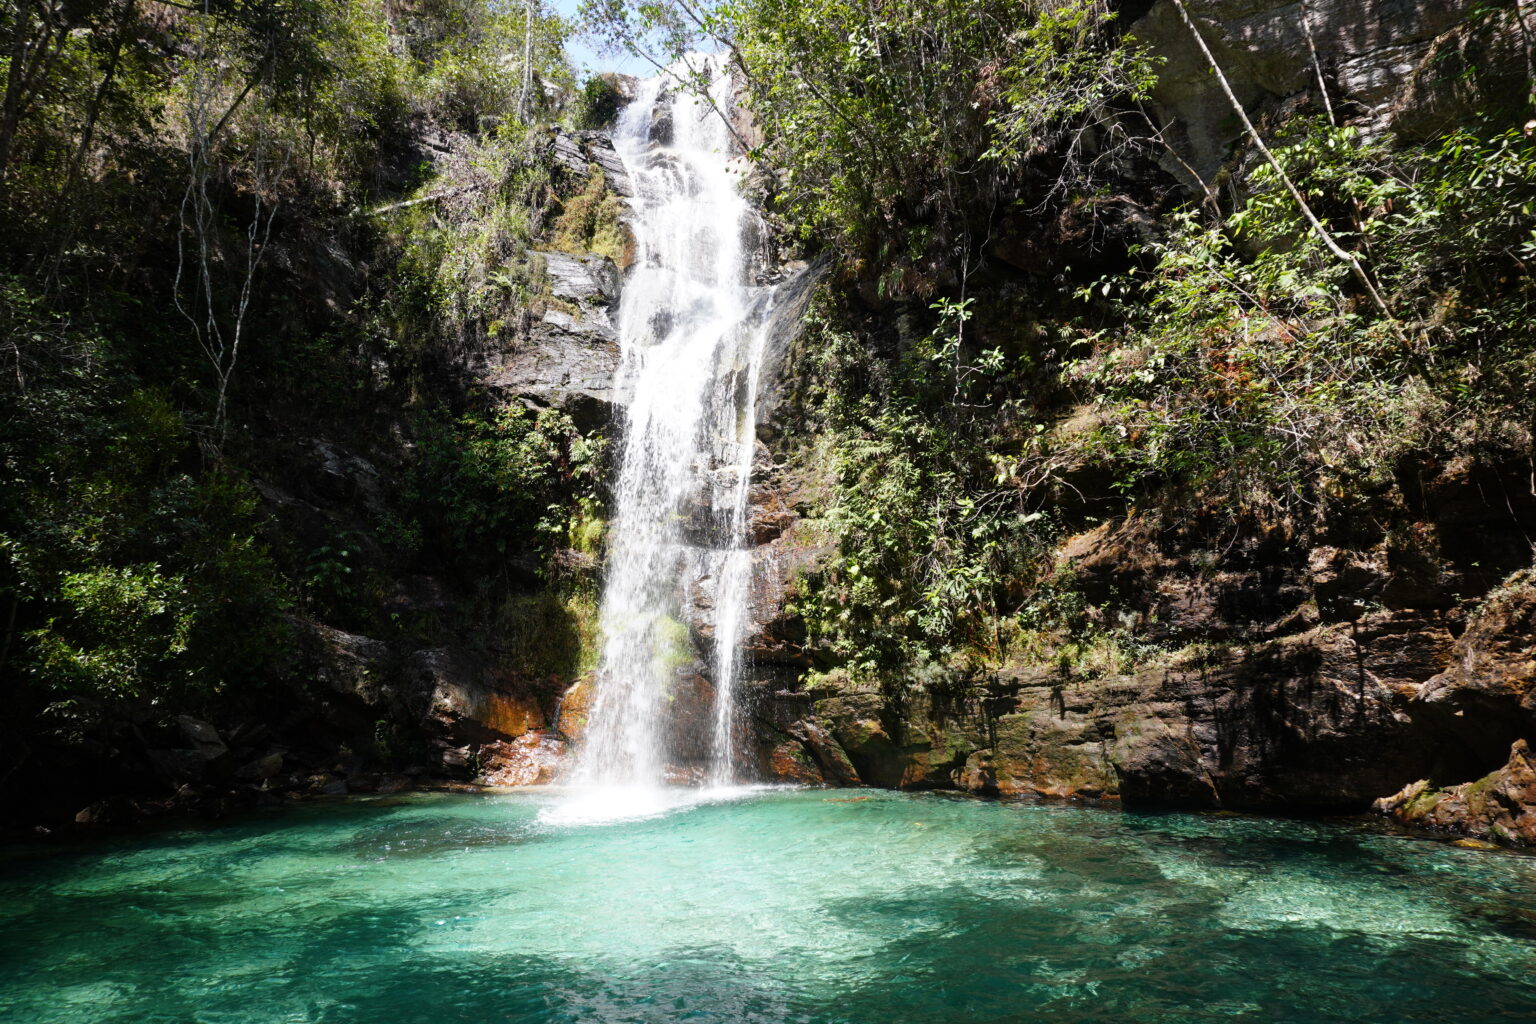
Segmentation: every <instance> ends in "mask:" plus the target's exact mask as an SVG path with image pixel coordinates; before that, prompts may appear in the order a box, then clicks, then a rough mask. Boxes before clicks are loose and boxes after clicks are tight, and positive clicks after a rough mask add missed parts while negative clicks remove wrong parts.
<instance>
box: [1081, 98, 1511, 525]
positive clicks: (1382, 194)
mask: <svg viewBox="0 0 1536 1024" xmlns="http://www.w3.org/2000/svg"><path fill="white" fill-rule="evenodd" d="M1274 156H1275V158H1276V160H1277V162H1278V163H1279V165H1280V166H1281V167H1283V168H1285V169H1286V173H1287V174H1288V175H1289V176H1290V177H1291V178H1293V179H1294V180H1295V181H1296V182H1297V183H1298V186H1299V187H1300V188H1302V189H1304V190H1305V191H1306V192H1307V193H1308V194H1310V195H1312V196H1314V197H1315V198H1314V200H1313V202H1314V204H1315V205H1316V207H1317V210H1318V215H1319V216H1321V217H1324V218H1326V219H1327V220H1328V222H1329V223H1330V230H1331V233H1332V234H1333V236H1334V237H1335V238H1337V239H1339V240H1341V241H1342V242H1343V243H1344V244H1348V245H1349V246H1351V247H1352V248H1357V249H1359V250H1361V251H1367V250H1368V251H1369V253H1370V255H1371V265H1372V272H1373V274H1374V275H1375V277H1376V279H1377V280H1378V281H1379V282H1380V287H1381V290H1382V293H1383V294H1384V296H1385V297H1386V299H1387V302H1388V304H1389V305H1390V307H1391V310H1392V312H1393V315H1392V316H1390V317H1388V316H1385V315H1383V314H1382V312H1381V307H1379V306H1377V305H1376V304H1374V303H1372V302H1367V301H1365V300H1364V297H1363V296H1362V295H1361V294H1360V293H1359V291H1358V289H1357V288H1355V287H1354V284H1355V282H1354V277H1353V274H1352V272H1351V268H1350V266H1349V265H1348V264H1347V263H1344V262H1341V261H1339V260H1337V259H1335V258H1333V256H1332V254H1331V253H1330V252H1329V251H1327V249H1326V248H1325V246H1324V244H1323V243H1322V242H1321V241H1320V239H1319V238H1318V236H1317V235H1316V233H1315V232H1311V231H1309V230H1308V228H1307V225H1306V224H1305V223H1304V222H1303V220H1302V216H1303V215H1302V214H1301V213H1300V211H1299V210H1298V208H1297V207H1296V205H1295V204H1294V202H1293V201H1292V200H1291V198H1290V197H1289V196H1288V195H1287V194H1286V192H1285V190H1282V189H1280V188H1279V187H1278V182H1277V180H1276V179H1277V178H1278V172H1277V173H1275V174H1270V173H1266V170H1265V168H1262V167H1261V168H1260V169H1258V170H1257V171H1256V172H1255V174H1254V184H1255V191H1254V193H1253V194H1252V195H1251V196H1250V197H1249V198H1248V199H1247V200H1246V201H1245V202H1244V203H1243V204H1242V206H1241V207H1240V208H1239V209H1238V210H1236V211H1235V212H1234V213H1233V214H1232V215H1230V216H1229V217H1227V218H1225V219H1224V220H1223V221H1221V222H1219V223H1215V224H1207V223H1203V222H1202V221H1201V220H1200V219H1198V218H1197V217H1196V216H1195V215H1193V214H1186V215H1185V216H1183V217H1182V218H1180V219H1179V220H1178V221H1177V222H1176V225H1175V228H1174V230H1173V232H1172V233H1171V234H1170V236H1169V237H1168V238H1167V239H1166V240H1164V241H1162V242H1159V243H1156V244H1154V245H1152V246H1150V247H1148V249H1147V252H1148V254H1149V255H1150V256H1151V257H1152V259H1153V263H1152V266H1151V267H1150V268H1149V269H1148V270H1147V271H1146V272H1145V273H1140V272H1138V273H1134V274H1132V275H1129V276H1124V277H1117V278H1113V279H1109V280H1106V281H1104V282H1102V283H1101V284H1100V285H1099V286H1097V287H1096V288H1095V289H1089V290H1085V292H1084V297H1085V298H1088V297H1093V296H1094V295H1096V294H1099V293H1102V294H1104V295H1107V296H1109V297H1111V298H1112V299H1114V300H1115V301H1116V303H1117V307H1116V308H1117V311H1118V314H1119V316H1120V317H1122V318H1123V319H1124V322H1125V323H1127V324H1128V325H1130V326H1129V328H1128V329H1111V330H1108V331H1106V332H1104V333H1102V334H1100V335H1098V336H1097V337H1096V338H1095V339H1092V340H1091V341H1086V342H1084V343H1082V344H1081V345H1080V347H1079V353H1078V356H1077V358H1076V359H1075V360H1074V361H1073V362H1072V364H1071V365H1070V367H1069V368H1068V374H1069V376H1070V377H1071V378H1072V379H1073V380H1075V381H1077V382H1078V383H1079V384H1080V385H1081V386H1083V387H1084V388H1085V390H1086V391H1087V392H1088V393H1090V394H1092V395H1094V396H1095V399H1096V401H1097V402H1098V403H1099V405H1100V408H1101V409H1102V411H1103V412H1104V413H1105V415H1106V417H1107V420H1108V426H1107V429H1106V430H1104V431H1103V432H1102V433H1101V434H1100V438H1101V442H1102V444H1103V445H1104V450H1105V454H1106V457H1107V458H1109V459H1110V460H1112V461H1113V462H1114V463H1115V464H1116V465H1117V466H1119V467H1120V471H1121V473H1122V479H1123V481H1124V484H1125V486H1126V487H1128V488H1136V487H1139V486H1141V485H1142V484H1145V483H1150V482H1153V481H1158V480H1169V479H1172V480H1177V481H1183V482H1184V483H1186V484H1189V485H1192V486H1194V487H1195V488H1197V489H1209V488H1213V487H1214V488H1218V489H1220V490H1222V491H1223V492H1225V493H1227V494H1228V495H1230V496H1231V497H1232V498H1234V499H1236V500H1235V502H1234V503H1233V504H1232V505H1230V506H1229V508H1230V510H1231V511H1232V512H1234V513H1237V512H1240V511H1241V510H1242V509H1244V508H1246V507H1252V506H1253V505H1256V504H1257V505H1269V504H1278V505H1279V506H1282V507H1289V508H1295V507H1299V506H1305V505H1313V504H1316V503H1318V502H1319V501H1322V500H1324V499H1326V498H1327V497H1329V496H1330V495H1332V494H1338V493H1342V492H1343V491H1345V490H1347V489H1349V488H1351V487H1354V486H1358V485H1359V484H1360V483H1361V482H1362V481H1369V480H1372V479H1379V478H1380V477H1381V476H1382V474H1385V473H1389V472H1390V470H1391V467H1392V466H1393V465H1394V463H1395V461H1396V460H1397V458H1398V457H1399V456H1400V455H1402V454H1404V453H1407V452H1410V451H1423V452H1435V453H1438V454H1440V455H1442V456H1447V455H1450V454H1453V453H1455V452H1457V451H1467V450H1472V449H1474V448H1478V447H1482V448H1484V449H1487V450H1491V449H1495V448H1503V449H1505V450H1506V451H1511V450H1520V449H1521V448H1523V447H1524V446H1527V445H1529V443H1530V435H1529V431H1530V425H1531V423H1532V422H1533V417H1536V405H1533V401H1532V396H1531V392H1530V390H1529V386H1528V381H1529V379H1530V378H1529V374H1530V371H1531V369H1532V358H1533V350H1532V347H1531V345H1530V342H1529V339H1528V337H1527V331H1528V328H1527V325H1528V324H1529V323H1530V322H1531V320H1532V317H1533V316H1536V286H1533V281H1532V278H1531V276H1530V273H1529V266H1530V259H1531V254H1532V251H1533V245H1536V235H1533V231H1536V148H1533V147H1532V145H1531V143H1530V141H1529V140H1527V139H1525V138H1524V137H1523V136H1521V135H1520V134H1519V133H1517V132H1513V131H1508V132H1502V133H1491V134H1489V135H1487V136H1485V137H1482V138H1479V137H1477V136H1475V135H1473V134H1472V133H1470V132H1467V131H1462V132H1458V133H1456V134H1453V135H1451V136H1448V137H1447V138H1445V139H1444V140H1442V141H1441V142H1440V143H1439V144H1437V145H1433V146H1429V147H1426V148H1423V149H1419V150H1410V151H1402V152H1394V151H1392V150H1390V149H1389V148H1388V147H1387V146H1386V144H1385V143H1384V142H1377V143H1374V144H1365V143H1364V142H1363V141H1362V140H1361V139H1360V138H1359V137H1358V136H1357V135H1356V134H1355V133H1354V132H1353V131H1352V130H1351V129H1341V128H1334V127H1333V126H1331V125H1330V124H1328V123H1326V122H1322V121H1308V122H1296V123H1293V124H1292V125H1291V126H1290V127H1289V129H1288V130H1287V134H1286V136H1285V137H1283V138H1282V139H1281V141H1280V144H1278V145H1276V146H1275V147H1274Z"/></svg>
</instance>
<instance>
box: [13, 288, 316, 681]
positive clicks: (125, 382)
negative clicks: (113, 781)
mask: <svg viewBox="0 0 1536 1024" xmlns="http://www.w3.org/2000/svg"><path fill="white" fill-rule="evenodd" d="M7 299H8V317H7V319H8V321H9V324H10V327H11V335H10V337H11V341H12V342H13V343H14V344H16V349H15V351H16V352H17V355H18V357H19V358H25V359H27V360H28V361H27V364H26V369H27V371H28V374H27V377H26V378H25V379H26V382H27V386H26V387H25V388H22V389H20V390H19V391H15V392H13V393H12V394H11V395H10V396H9V397H11V398H12V399H13V400H14V401H15V405H14V406H13V411H14V414H15V415H13V417H12V418H11V419H10V420H9V422H7V424H6V429H5V430H4V432H3V433H0V456H3V465H4V473H5V492H6V495H7V498H6V501H5V502H4V504H3V506H0V551H3V554H4V560H5V568H4V571H3V576H0V582H3V583H4V589H5V590H7V591H9V594H10V597H11V599H12V600H13V601H15V602H16V605H17V606H18V608H19V610H20V614H19V615H18V616H17V619H16V620H15V622H14V623H13V626H12V634H11V635H9V636H7V637H6V642H5V647H6V650H7V652H8V658H9V660H10V665H9V666H8V667H14V668H19V669H20V670H21V671H22V672H23V673H25V675H26V677H27V678H28V679H29V681H30V682H31V684H32V685H33V686H35V687H36V688H37V690H38V691H39V692H40V693H42V694H45V695H52V696H53V697H54V698H56V699H62V698H64V697H80V696H89V697H113V698H116V697H129V696H144V697H154V696H166V695H174V696H176V697H178V698H179V699H189V698H193V697H202V698H207V697H210V696H212V695H215V694H218V693H220V692H222V691H224V690H225V689H226V688H228V687H230V686H233V685H235V684H252V683H256V682H258V681H259V680H260V679H261V678H262V674H263V672H262V669H263V666H264V665H267V664H269V663H270V662H271V661H272V660H273V658H274V657H275V656H276V655H277V654H278V653H279V652H278V651H277V650H276V644H277V642H278V637H279V636H280V635H281V633H282V630H283V626H282V620H281V618H280V615H281V612H282V610H283V608H284V606H285V603H286V599H285V596H284V592H285V585H284V581H283V580H282V577H281V576H280V575H279V574H278V572H277V570H276V567H275V566H274V564H273V562H272V560H271V558H270V557H269V555H268V554H267V552H266V549H265V547H264V545H262V544H261V543H260V542H259V541H258V540H257V539H256V533H257V531H258V530H259V528H260V526H261V521H260V519H259V517H258V516H257V513H256V501H255V497H254V495H253V494H252V492H251V491H250V488H249V486H248V485H247V484H246V483H245V482H244V480H243V479H242V478H241V477H240V475H239V474H238V473H237V472H236V471H233V470H232V469H229V468H227V467H215V468H212V469H210V470H208V471H206V472H203V473H201V474H196V475H194V474H192V473H190V472H188V471H187V469H188V466H189V465H193V464H195V463H196V461H197V455H196V449H195V447H194V446H193V438H192V436H191V435H190V434H189V433H188V432H187V430H186V428H185V425H184V423H183V420H182V418H181V416H180V414H179V413H178V412H177V410H176V409H175V407H174V406H173V405H172V404H171V403H170V402H169V400H168V399H167V397H166V396H165V395H164V394H163V393H161V392H157V391H152V390H145V389H142V388H136V387H135V386H134V382H133V381H132V380H131V379H125V378H123V377H120V376H117V375H114V374H111V373H110V372H109V367H107V366H104V365H102V364H101V363H98V362H95V361H94V359H93V358H91V357H95V358H101V357H102V356H103V355H105V354H106V352H107V351H108V350H107V348H106V346H105V344H104V343H103V342H102V341H101V340H100V339H91V338H81V337H77V336H74V335H72V334H71V332H69V330H68V329H67V328H64V327H61V326H55V328H54V329H55V330H56V331H60V332H62V337H61V338H60V340H62V341H63V344H62V345H61V346H60V349H61V350H62V351H63V352H64V353H71V352H73V355H74V358H65V359H59V358H57V357H58V355H59V353H58V352H57V351H56V352H53V353H39V352H37V351H36V348H37V344H38V343H39V342H43V341H45V340H52V339H49V338H48V335H46V334H43V333H42V332H41V328H43V327H44V325H43V324H41V323H39V322H38V321H37V320H36V319H34V318H35V317H36V315H37V314H38V313H39V312H40V310H39V306H38V303H37V301H36V300H35V299H32V298H30V297H29V296H27V295H26V293H24V292H20V291H18V290H17V288H16V287H15V286H14V285H13V287H12V288H11V289H10V290H9V291H8V292H7ZM29 320H30V324H29V323H28V321H29ZM18 326H21V329H22V330H23V331H26V332H27V333H26V334H24V335H21V336H18V332H17V327H18ZM29 328H30V329H29ZM23 340H25V341H27V342H31V343H32V344H31V345H29V346H27V347H28V349H30V350H31V351H29V352H28V355H27V356H22V355H21V353H22V348H21V343H22V342H23ZM50 355H51V356H53V357H54V358H53V359H51V360H50V359H49V356H50ZM28 357H31V358H28ZM18 368H20V367H18Z"/></svg>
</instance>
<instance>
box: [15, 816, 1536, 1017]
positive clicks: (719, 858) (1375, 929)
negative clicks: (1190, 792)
mask: <svg viewBox="0 0 1536 1024" xmlns="http://www.w3.org/2000/svg"><path fill="white" fill-rule="evenodd" d="M555 799H557V798H556V797H555V796H554V795H551V794H519V795H515V796H489V797H487V796H458V795H432V794H428V795H418V796H411V797H406V798H381V799H378V800H373V801H354V802H345V803H330V804H322V805H309V806H304V807H298V808H292V809H288V810H285V811H282V812H276V813H273V814H271V815H270V816H264V817H260V818H253V819H248V820H245V821H243V822H241V823H237V824H233V825H228V826H225V827H219V828H216V829H208V830H196V831H192V830H188V831H179V832H170V833H156V834H152V835H137V836H132V837H127V838H119V839H114V840H109V841H103V842H100V843H96V844H92V845H89V846H82V847H74V848H68V849H60V848H37V847H34V848H26V849H21V850H13V851H10V852H8V853H7V854H6V855H5V856H3V857H0V921H3V922H4V925H3V929H0V1021H4V1022H7V1024H10V1022H23V1021H25V1022H28V1024H32V1022H55V1021H56V1022H61V1024H63V1022H69V1024H75V1022H86V1021H90V1022H103V1021H120V1022H130V1021H131V1022H135V1024H140V1022H158V1021H165V1022H178V1024H180V1022H190V1021H196V1022H206V1024H215V1022H217V1024H255V1022H262V1024H270V1022H344V1021H345V1022H352V1021H358V1022H369V1024H411V1022H431V1024H448V1022H456V1021H474V1022H476V1024H509V1022H519V1024H521V1022H543V1021H602V1022H618V1021H626V1022H627V1021H638V1022H654V1021H679V1022H684V1021H687V1022H713V1021H720V1022H733V1024H734V1022H764V1024H768V1022H772V1024H784V1022H794V1021H815V1022H834V1021H835V1022H850V1024H926V1022H939V1021H943V1022H946V1024H950V1022H986V1021H1050V1022H1086V1021H1093V1022H1115V1024H1137V1022H1153V1021H1155V1022H1166V1024H1188V1022H1195V1021H1229V1020H1234V1019H1236V1020H1252V1021H1265V1022H1288V1021H1295V1022H1298V1024H1301V1022H1305V1024H1317V1022H1322V1021H1351V1022H1376V1021H1380V1022H1392V1024H1401V1022H1409V1021H1456V1022H1462V1024H1465V1022H1473V1021H1519V1022H1522V1024H1529V1022H1531V1021H1536V858H1529V857H1522V856H1517V855H1513V854H1506V853H1488V852H1480V851H1474V850H1463V849H1458V848H1455V847H1452V846H1449V845H1447V844H1442V843H1434V842H1426V841H1422V840H1414V839H1406V838H1402V837H1397V836H1393V835H1389V834H1382V833H1379V832H1375V831H1372V830H1369V829H1367V828H1365V827H1363V826H1360V825H1352V824H1343V825H1340V824H1328V823H1305V822H1294V821H1273V820H1265V819H1257V818H1235V817H1215V816H1200V815H1159V816H1143V815H1135V814H1121V813H1117V812H1113V811H1100V810H1092V809H1084V808H1072V807H1060V806H1039V805H1017V804H1013V805H1010V804H999V803H985V802H978V801H971V800H961V799H951V798H946V797H942V796H909V795H899V794H891V793H860V794H850V793H847V792H842V793H827V792H823V791H787V792H786V791H776V792H764V793H758V794H754V795H752V796H749V797H747V798H744V799H740V800H737V801H735V802H726V803H715V804H704V805H701V806H696V807H692V808H690V809H686V810H681V811H677V812H674V813H671V814H668V815H663V816H660V817H655V818H651V819H646V820H632V821H628V822H621V823H617V824H611V825H605V826H578V827H562V826H557V825H550V824H547V823H544V822H541V819H540V817H539V812H540V810H541V809H543V808H545V807H547V806H548V805H549V804H550V803H551V801H553V800H555Z"/></svg>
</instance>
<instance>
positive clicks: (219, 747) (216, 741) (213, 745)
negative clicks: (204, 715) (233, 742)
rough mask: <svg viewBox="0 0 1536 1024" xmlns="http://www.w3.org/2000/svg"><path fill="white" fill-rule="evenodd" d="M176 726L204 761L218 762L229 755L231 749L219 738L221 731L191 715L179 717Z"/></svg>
mask: <svg viewBox="0 0 1536 1024" xmlns="http://www.w3.org/2000/svg"><path fill="white" fill-rule="evenodd" d="M176 725H177V727H178V728H180V729H181V734H182V735H183V736H185V737H186V738H187V742H188V743H190V744H192V749H194V750H195V751H196V752H197V753H198V755H199V756H200V757H202V759H203V760H204V761H216V760H218V759H219V758H221V757H223V756H224V755H225V754H227V753H229V747H228V746H226V745H225V743H224V740H223V739H222V738H221V737H220V736H219V730H217V729H215V728H214V727H213V726H211V725H209V724H208V723H207V722H204V721H203V720H201V719H198V718H193V717H192V716H191V715H177V716H176Z"/></svg>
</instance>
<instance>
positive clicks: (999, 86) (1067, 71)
mask: <svg viewBox="0 0 1536 1024" xmlns="http://www.w3.org/2000/svg"><path fill="white" fill-rule="evenodd" d="M719 18H720V21H721V23H722V24H723V25H724V26H726V29H725V30H726V31H727V32H728V34H729V35H730V36H731V38H732V39H733V41H734V43H735V45H736V53H737V56H738V58H739V60H740V61H741V63H742V65H743V66H744V67H745V68H746V69H747V81H748V83H749V103H750V105H751V108H752V110H753V113H754V114H755V115H756V116H757V118H758V120H759V122H760V124H761V126H762V129H763V131H764V133H765V134H766V137H767V139H768V143H767V145H766V147H765V151H764V153H763V154H762V155H763V156H765V157H766V158H767V159H768V161H769V162H770V163H771V164H772V165H773V166H775V167H778V168H781V169H782V177H781V190H780V193H779V196H778V200H779V204H780V209H781V211H782V212H783V213H784V215H785V216H786V218H787V219H788V220H789V221H790V223H791V224H792V225H793V226H794V227H795V229H796V230H798V231H799V232H800V233H801V235H802V236H803V237H805V238H816V239H818V240H824V241H827V242H831V243H833V244H835V245H836V246H837V247H838V248H839V249H841V251H842V252H843V253H844V254H846V255H848V256H850V257H852V258H853V259H855V260H856V261H860V260H867V261H870V262H869V263H868V264H867V265H865V264H859V263H856V264H855V269H865V270H867V271H869V272H871V273H873V274H878V276H879V277H880V279H881V281H882V282H883V283H884V285H885V286H886V287H887V288H888V289H889V290H891V291H893V292H898V293H899V292H903V291H906V292H917V293H920V294H927V293H929V292H931V291H932V290H933V288H934V287H935V285H936V284H939V283H945V282H948V281H949V280H950V278H951V277H952V275H953V273H954V265H955V263H956V257H957V256H959V258H960V260H961V261H964V260H966V259H969V258H970V257H971V256H972V249H973V245H972V242H971V235H972V233H973V232H976V231H978V229H980V228H982V227H984V220H985V216H986V211H989V210H990V209H992V208H995V207H997V206H999V205H1000V204H1001V205H1004V206H1006V205H1007V203H1009V202H1026V197H1024V196H1023V195H1022V194H1020V193H1018V191H1017V190H1018V187H1019V184H1020V181H1021V179H1020V178H1019V177H1018V174H1017V172H1018V171H1019V169H1020V168H1021V166H1022V165H1024V164H1026V163H1032V162H1043V165H1044V166H1045V168H1046V172H1047V174H1048V175H1049V180H1050V182H1051V184H1049V185H1048V186H1047V190H1046V193H1045V194H1044V195H1034V196H1032V197H1029V198H1028V200H1027V202H1028V203H1029V204H1030V205H1038V204H1039V203H1040V202H1042V201H1044V200H1046V199H1049V198H1051V197H1053V196H1056V197H1059V196H1062V195H1066V194H1068V193H1071V194H1078V193H1082V192H1091V191H1092V190H1093V189H1094V188H1095V187H1096V180H1097V178H1096V171H1095V169H1096V168H1097V166H1098V165H1099V164H1100V162H1102V161H1105V160H1106V159H1108V158H1109V157H1110V156H1111V155H1112V154H1113V153H1114V152H1115V151H1116V150H1117V149H1119V148H1120V147H1121V146H1123V144H1124V142H1125V141H1126V140H1125V134H1124V131H1123V129H1122V128H1121V127H1120V123H1119V122H1118V121H1117V120H1116V119H1115V118H1114V117H1112V116H1111V111H1112V109H1113V105H1114V104H1115V103H1116V102H1118V101H1130V100H1134V99H1136V98H1139V97H1140V96H1142V95H1143V94H1144V93H1145V92H1146V90H1147V89H1148V88H1149V87H1150V84H1151V81H1152V73H1151V61H1150V60H1149V59H1148V58H1147V57H1146V56H1145V54H1144V53H1143V52H1142V51H1141V50H1140V49H1139V48H1138V47H1137V46H1136V45H1135V44H1134V43H1133V42H1131V41H1129V40H1125V39H1121V38H1120V37H1119V35H1118V33H1117V31H1116V30H1115V28H1114V19H1115V14H1114V12H1113V11H1111V10H1110V8H1109V5H1108V4H1106V3H1104V2H1102V0H1069V2H1066V3H1044V2H1038V3H1037V2H1033V0H1031V2H1028V3H1019V2H1012V0H999V2H992V0H940V2H936V3H928V4H922V5H901V4H884V5H879V6H877V7H871V6H869V5H865V4H858V3H849V2H846V0H816V2H814V3H790V2H783V0H741V2H738V3H732V4H727V5H726V6H725V7H724V8H723V9H722V11H721V12H720V14H719Z"/></svg>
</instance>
